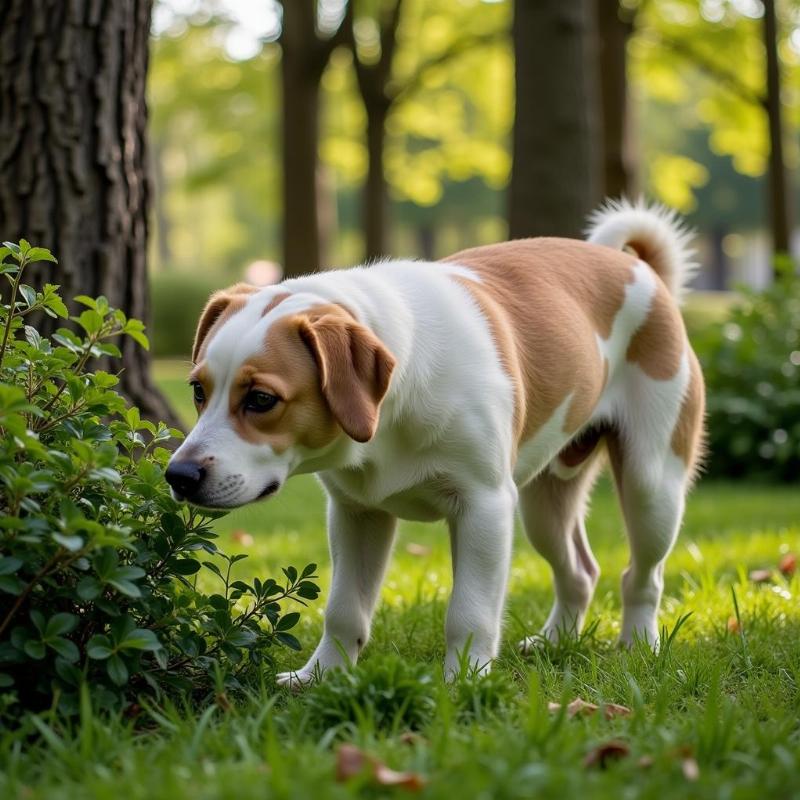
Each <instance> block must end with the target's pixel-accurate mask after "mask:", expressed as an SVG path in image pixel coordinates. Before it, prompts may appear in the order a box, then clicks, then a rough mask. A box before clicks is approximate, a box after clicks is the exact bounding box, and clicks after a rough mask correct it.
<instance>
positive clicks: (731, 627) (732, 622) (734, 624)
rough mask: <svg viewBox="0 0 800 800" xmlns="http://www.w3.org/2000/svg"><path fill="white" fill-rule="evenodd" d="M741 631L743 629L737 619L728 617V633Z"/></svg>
mask: <svg viewBox="0 0 800 800" xmlns="http://www.w3.org/2000/svg"><path fill="white" fill-rule="evenodd" d="M741 629H742V627H741V625H739V620H738V619H736V617H728V633H739V631H740V630H741Z"/></svg>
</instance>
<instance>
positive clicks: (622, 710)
mask: <svg viewBox="0 0 800 800" xmlns="http://www.w3.org/2000/svg"><path fill="white" fill-rule="evenodd" d="M602 708H603V716H604V717H605V718H606V719H613V718H614V717H627V716H628V715H629V714H630V713H631V710H630V709H629V708H628V707H627V706H620V705H617V703H606V704H605V705H604V706H602ZM547 710H548V711H550V712H553V713H557V712H559V711H561V703H548V704H547ZM599 710H600V706H598V705H597V704H595V703H589V702H588V701H586V700H582V699H581V698H580V697H576V698H575V699H574V700H573V701H572V702H571V703H570V704H569V705H568V706H567V714H568V715H569V717H570V718H572V717H577V716H582V717H588V716H591V715H592V714H595V713H597V712H598V711H599Z"/></svg>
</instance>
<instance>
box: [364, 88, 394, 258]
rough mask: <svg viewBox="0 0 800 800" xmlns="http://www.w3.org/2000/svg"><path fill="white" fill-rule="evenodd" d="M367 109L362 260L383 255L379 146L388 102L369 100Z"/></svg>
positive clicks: (384, 195)
mask: <svg viewBox="0 0 800 800" xmlns="http://www.w3.org/2000/svg"><path fill="white" fill-rule="evenodd" d="M366 110H367V155H368V166H367V182H366V184H365V186H364V194H363V195H362V202H363V209H362V213H363V215H364V239H365V248H366V260H367V261H374V260H376V259H378V258H382V257H383V256H385V255H386V254H387V250H388V246H387V242H386V207H387V205H388V197H387V188H386V174H385V172H384V169H383V146H384V139H385V137H386V115H387V112H388V110H389V109H388V104H386V105H383V104H377V103H372V104H369V105H367V106H366Z"/></svg>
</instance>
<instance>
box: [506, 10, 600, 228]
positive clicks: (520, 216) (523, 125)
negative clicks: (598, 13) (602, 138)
mask: <svg viewBox="0 0 800 800" xmlns="http://www.w3.org/2000/svg"><path fill="white" fill-rule="evenodd" d="M593 34H594V14H593V3H592V2H590V0H571V1H570V2H566V3H565V2H563V0H517V2H516V3H515V4H514V22H513V25H512V38H513V43H514V50H515V54H516V64H515V70H514V71H515V77H516V90H515V94H516V121H515V124H514V135H513V156H514V160H513V166H512V169H511V185H510V192H509V232H510V235H511V236H512V237H514V238H518V237H523V236H537V235H548V236H576V237H577V236H580V235H581V233H582V230H583V227H584V225H585V222H586V216H587V214H588V213H589V212H590V211H591V210H592V208H593V207H594V206H595V204H596V203H597V202H598V200H599V192H598V183H599V181H598V180H597V176H596V172H597V168H596V165H595V158H594V153H593V146H594V143H595V142H596V141H597V139H598V136H597V133H598V124H597V119H596V118H597V92H596V87H595V84H594V80H593V76H594V73H595V70H594V68H593V66H592V65H593V63H594V59H593V58H592V57H591V56H592V49H593V45H592V37H593Z"/></svg>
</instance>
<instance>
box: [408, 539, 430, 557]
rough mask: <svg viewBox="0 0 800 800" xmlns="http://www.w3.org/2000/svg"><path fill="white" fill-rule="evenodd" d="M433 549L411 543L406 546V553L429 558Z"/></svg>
mask: <svg viewBox="0 0 800 800" xmlns="http://www.w3.org/2000/svg"><path fill="white" fill-rule="evenodd" d="M430 552H431V549H430V547H428V545H426V544H418V543H417V542H409V543H408V544H407V545H406V553H408V554H409V555H411V556H427V555H430Z"/></svg>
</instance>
